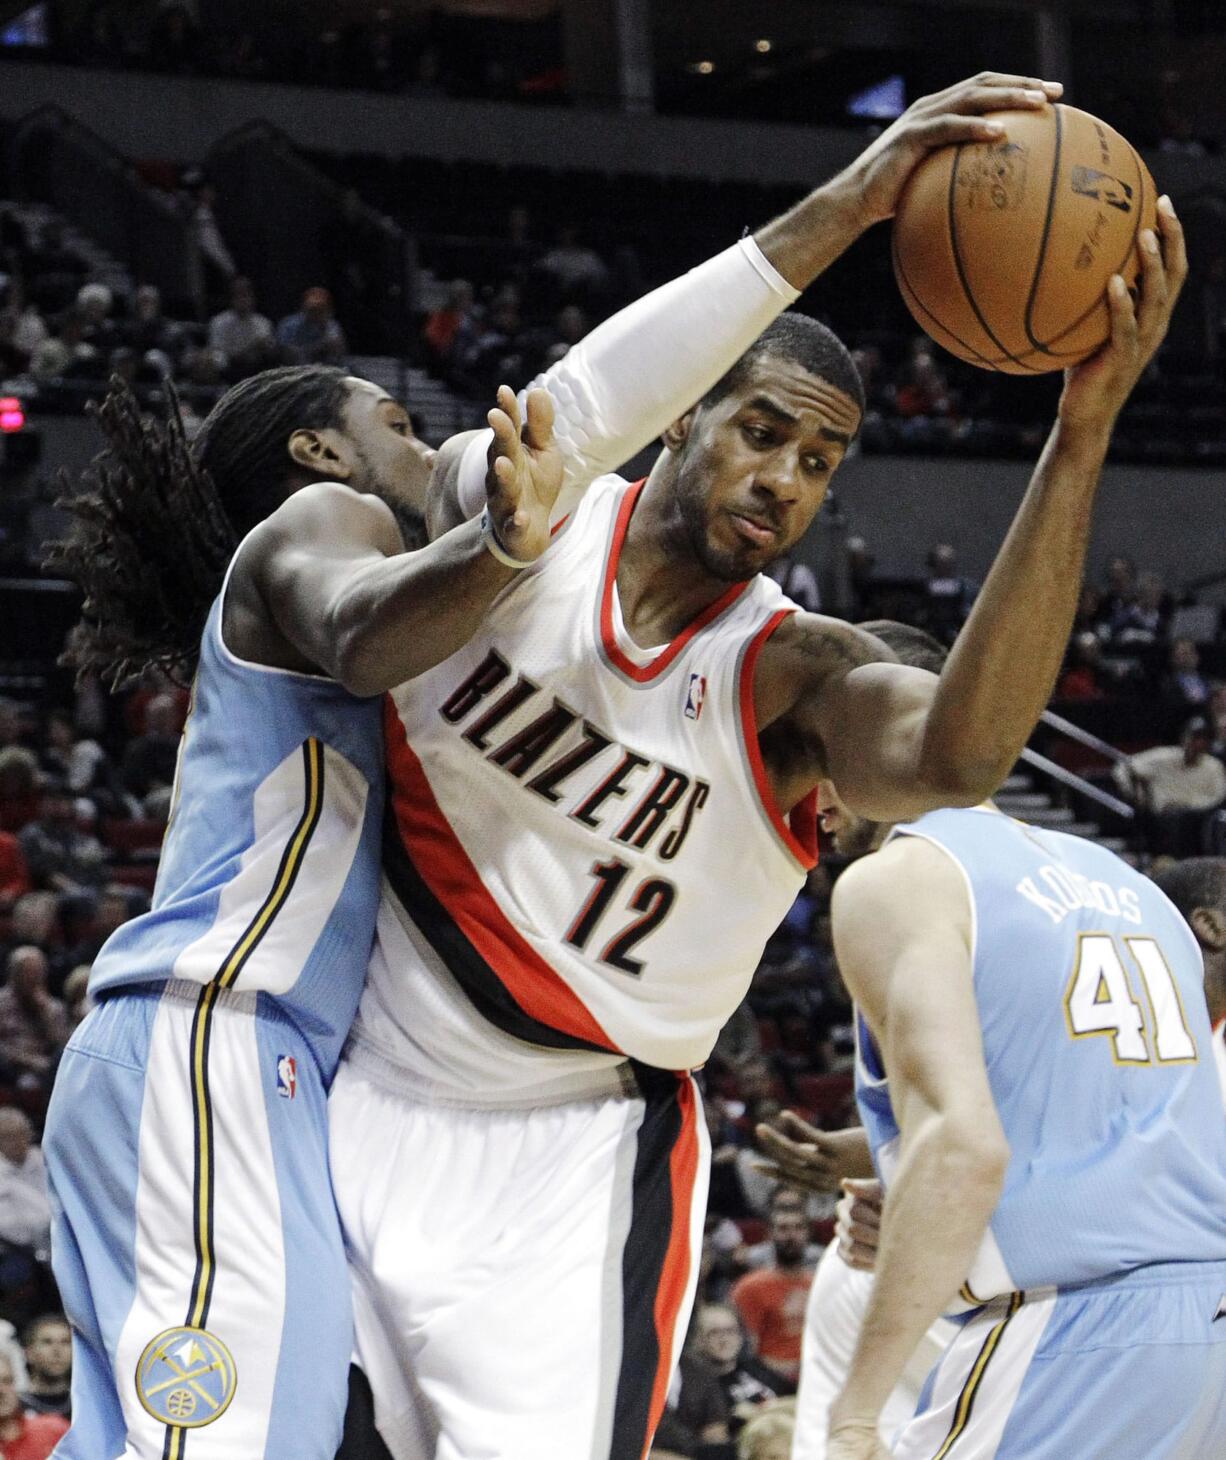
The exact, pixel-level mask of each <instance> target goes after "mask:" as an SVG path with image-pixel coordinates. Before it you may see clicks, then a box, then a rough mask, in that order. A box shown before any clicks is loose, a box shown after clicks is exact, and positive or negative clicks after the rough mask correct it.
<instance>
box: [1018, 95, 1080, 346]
mask: <svg viewBox="0 0 1226 1460" xmlns="http://www.w3.org/2000/svg"><path fill="white" fill-rule="evenodd" d="M1052 110H1053V111H1054V113H1055V116H1056V145H1055V149H1054V151H1053V152H1052V159H1051V182H1050V183H1049V184H1048V188H1047V212H1046V215H1045V217H1044V219H1043V232H1042V234H1041V235H1040V236H1039V252H1038V255H1037V257H1036V258H1035V261H1034V273H1033V274H1031V276H1030V292H1029V294H1028V295H1027V297H1026V313H1025V314H1024V315H1023V316H1022V328H1023V329H1024V330H1025V331H1026V338H1027V339H1028V340H1029V341H1030V343H1031V344H1032V345H1033V346H1034V348H1035V349H1036V350H1038V351H1039V352H1040V353H1042V354H1046V351H1045V350H1044V347H1043V346H1042V345H1041V344H1040V343H1039V341H1038V340H1036V339H1035V337H1034V331H1033V330H1032V329H1031V327H1030V325H1031V321H1032V319H1033V317H1034V301H1035V297H1036V296H1037V294H1038V292H1039V276H1040V275H1041V274H1042V272H1043V264H1044V261H1045V260H1046V258H1047V240H1048V238H1049V236H1050V235H1051V220H1052V217H1053V215H1054V214H1055V211H1056V189H1057V187H1058V186H1059V184H1060V152H1061V149H1062V148H1063V145H1064V118H1063V113H1064V108H1063V107H1062V106H1060V105H1059V104H1057V105H1056V106H1055V107H1053V108H1052ZM1088 312H1089V311H1088V310H1087V313H1088Z"/></svg>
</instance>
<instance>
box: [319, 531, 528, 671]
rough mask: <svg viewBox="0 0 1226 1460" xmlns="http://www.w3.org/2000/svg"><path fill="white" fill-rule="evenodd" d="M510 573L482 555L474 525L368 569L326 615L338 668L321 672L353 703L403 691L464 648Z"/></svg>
mask: <svg viewBox="0 0 1226 1460" xmlns="http://www.w3.org/2000/svg"><path fill="white" fill-rule="evenodd" d="M515 571H516V570H515V569H513V568H508V567H505V566H504V565H503V564H501V563H499V562H498V561H497V560H496V559H495V558H494V557H493V556H492V554H491V553H490V552H488V551H487V549H486V548H485V546H484V544H483V543H482V541H481V530H480V527H479V525H478V524H477V523H476V522H466V523H464V524H462V525H461V526H459V527H456V528H454V529H453V530H452V531H451V532H448V533H445V534H444V535H443V536H442V537H440V538H439V539H437V541H435V542H432V543H430V544H429V546H428V547H424V548H422V549H420V550H419V551H417V552H411V553H400V554H398V555H396V556H394V557H389V558H381V559H379V560H378V561H376V562H372V563H370V564H369V565H367V566H364V567H363V568H362V569H361V570H360V571H359V572H357V573H355V574H354V575H353V577H352V578H351V579H349V581H348V582H347V583H346V584H345V587H344V589H343V591H342V592H340V593H339V594H338V595H337V600H336V602H335V603H334V604H333V605H332V606H331V608H330V616H331V624H332V627H331V632H330V634H329V635H328V638H329V639H330V641H331V642H332V643H334V644H335V646H336V648H335V662H334V663H331V664H321V665H320V668H321V669H323V670H324V671H325V672H326V673H328V674H330V675H332V677H333V678H335V679H338V680H339V681H340V682H341V683H342V684H343V685H344V686H345V688H346V689H348V690H349V691H350V692H351V693H353V694H355V695H361V696H364V695H375V694H381V693H382V692H383V691H385V690H389V689H392V688H394V687H395V686H396V685H398V684H403V683H404V682H405V681H406V680H409V679H413V678H414V677H416V676H417V675H419V674H423V673H424V672H425V671H426V670H428V669H432V668H433V667H434V666H435V665H436V664H441V663H442V661H443V660H444V659H447V658H449V657H450V656H451V655H452V654H454V653H455V652H456V651H457V650H458V649H461V648H463V646H464V645H465V644H466V643H467V642H468V640H469V639H470V638H471V637H472V636H473V634H474V633H475V632H476V630H477V627H478V625H479V624H480V623H481V621H482V619H483V618H484V617H485V614H486V612H487V610H488V609H489V606H490V604H491V603H492V602H493V601H494V599H495V598H496V597H497V596H498V594H499V593H500V592H501V591H502V590H503V589H504V588H505V587H506V586H507V585H508V583H510V582H511V581H512V580H513V579H514V577H515Z"/></svg>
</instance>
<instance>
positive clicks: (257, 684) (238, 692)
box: [90, 596, 383, 1078]
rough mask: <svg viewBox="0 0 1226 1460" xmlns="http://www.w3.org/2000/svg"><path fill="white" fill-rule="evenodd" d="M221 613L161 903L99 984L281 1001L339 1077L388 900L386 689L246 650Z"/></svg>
mask: <svg viewBox="0 0 1226 1460" xmlns="http://www.w3.org/2000/svg"><path fill="white" fill-rule="evenodd" d="M221 604H222V598H221V597H220V596H219V597H218V599H217V600H216V602H214V604H213V607H212V609H211V610H210V613H209V618H208V623H207V624H206V626H205V631H204V637H203V640H202V642H201V648H200V664H199V669H198V671H197V674H196V681H195V686H194V689H193V695H192V710H191V714H190V715H189V717H188V722H187V728H186V731H185V733H184V739H183V744H182V747H181V749H180V755H179V767H178V773H177V775H176V778H175V782H176V783H175V799H174V803H173V810H172V813H171V819H170V826H169V829H168V831H167V834H166V840H165V844H164V846H163V849H162V857H161V863H160V865H159V869H158V879H157V886H156V888H155V891H154V895H153V908H152V911H150V912H149V913H147V914H146V915H145V916H143V917H140V918H136V919H134V920H133V921H131V922H129V923H125V924H124V925H123V926H122V927H121V928H119V929H118V931H117V932H116V933H115V934H114V935H113V936H112V937H111V938H110V939H109V940H108V941H107V943H106V946H105V947H104V948H103V949H102V952H101V953H100V954H99V956H98V959H97V961H96V962H95V964H94V968H93V973H92V976H91V978H90V993H91V994H92V995H93V996H94V997H95V998H98V997H105V996H106V995H107V994H111V993H114V992H115V991H116V990H118V989H122V988H128V987H131V986H133V985H148V984H154V983H159V982H163V981H165V980H169V979H177V980H188V981H191V982H195V983H200V984H206V983H209V982H211V981H213V980H216V981H218V983H219V984H220V985H221V986H222V987H223V988H234V989H238V990H240V991H241V990H246V991H259V992H261V993H262V994H265V995H271V996H275V997H276V998H277V999H278V1000H279V1001H280V1005H281V1008H282V1009H283V1011H284V1012H285V1013H287V1014H288V1015H289V1016H290V1017H291V1018H292V1019H293V1020H294V1021H295V1022H296V1023H297V1024H298V1026H299V1028H300V1029H301V1030H302V1032H303V1034H304V1035H305V1036H306V1038H307V1039H308V1041H309V1042H310V1045H311V1047H312V1049H313V1051H314V1052H315V1054H316V1056H317V1058H318V1060H319V1063H320V1067H321V1069H322V1070H323V1072H324V1075H325V1078H330V1077H331V1075H332V1072H333V1071H334V1069H335V1067H336V1062H337V1060H338V1058H339V1057H340V1051H341V1046H342V1044H343V1042H344V1040H345V1037H346V1035H347V1034H348V1032H349V1026H350V1024H351V1023H352V1021H353V1016H354V1012H355V1010H356V1008H357V1002H358V995H359V994H360V993H361V989H362V982H363V980H364V978H365V975H366V965H367V960H368V957H369V954H370V947H371V943H372V940H373V937H374V925H375V913H376V910H377V907H378V901H379V860H380V835H381V825H380V823H381V817H382V810H383V732H382V723H381V713H382V711H381V700H380V699H378V698H375V699H365V700H359V699H355V698H354V697H353V696H352V695H350V694H348V693H347V692H346V691H345V690H344V689H343V688H342V687H341V686H340V685H339V684H337V683H336V682H335V681H333V680H330V679H326V678H323V677H322V676H315V675H306V674H292V673H289V672H287V671H284V670H276V669H268V668H264V667H261V666H260V665H256V664H248V663H246V662H245V661H243V660H240V659H237V658H235V656H234V655H233V654H231V653H230V651H229V650H228V649H227V648H226V647H225V645H224V643H223V642H222V639H221V632H220V626H221Z"/></svg>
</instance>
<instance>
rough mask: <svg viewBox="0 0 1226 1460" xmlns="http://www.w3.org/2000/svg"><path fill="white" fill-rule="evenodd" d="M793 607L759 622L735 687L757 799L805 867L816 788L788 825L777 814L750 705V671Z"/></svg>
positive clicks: (813, 852)
mask: <svg viewBox="0 0 1226 1460" xmlns="http://www.w3.org/2000/svg"><path fill="white" fill-rule="evenodd" d="M794 611H795V610H793V609H790V608H781V609H779V610H778V611H777V612H776V613H773V614H771V616H770V618H768V619H767V621H766V622H765V623H764V624H763V625H762V627H761V628H760V629H759V630H758V632H757V633H756V634H755V635H754V636H753V638H752V639H751V640H750V643H749V648H748V649H746V650H745V658H744V659H743V661H742V663H741V683H740V685H739V686H738V689H739V695H740V702H741V727H742V730H743V732H744V736H745V753H746V755H748V757H749V769H750V770H751V771H752V772H753V783H754V785H755V786H756V787H757V791H758V799H759V800H760V801H761V802H762V807H763V809H764V810H765V812H766V814H767V816H769V817H770V820H771V825H772V826H773V827H774V828H775V831H776V832H777V833H778V834H779V839H780V840H781V841H782V842H783V844H784V846H785V847H787V849H788V851H789V852H791V854H792V855H793V856H794V857H795V858H796V860H797V861H798V862H799V863H800V865H801V866H802V867H804V868H805V869H806V870H807V869H808V868H810V867H815V866H816V865H817V789H816V787H815V788H814V789H813V790H812V791H810V792H809V794H808V795H807V796H805V797H803V798H802V799H801V800H800V801H798V802H797V803H796V805H795V806H794V807H793V808H792V824H791V825H790V826H789V825H788V823H787V822H786V821H784V819H783V816H782V815H781V814H780V811H779V807H778V805H777V803H776V801H775V794H774V792H773V791H772V790H771V785H770V781H769V780H768V779H767V776H766V767H765V765H763V763H762V747H761V746H760V745H759V744H758V717H757V715H756V714H755V713H754V706H753V673H754V666H755V665H756V664H757V662H758V655H759V654H760V653H761V652H762V645H763V644H765V643H766V641H767V639H769V638H770V636H771V635H772V634H773V633H774V632H775V630H776V629H777V628H778V627H779V625H780V624H781V623H782V622H783V621H784V619H785V618H787V616H788V615H789V614H790V613H793V612H794Z"/></svg>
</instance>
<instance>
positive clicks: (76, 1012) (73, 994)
mask: <svg viewBox="0 0 1226 1460" xmlns="http://www.w3.org/2000/svg"><path fill="white" fill-rule="evenodd" d="M89 974H90V966H89V964H88V963H79V964H78V965H77V966H76V968H74V969H73V970H72V972H71V973H70V974H69V975H68V977H67V978H66V979H65V980H64V988H63V991H62V992H63V995H64V1009H65V1011H66V1013H67V1015H68V1032H69V1034H70V1035H71V1034H73V1033H75V1032H76V1030H77V1029H78V1028H79V1027H80V1024H81V1022H82V1020H83V1019H84V1018H85V1016H86V1014H88V1013H89V1011H90V1009H92V1008H93V1003H92V1002H91V1000H90V997H89Z"/></svg>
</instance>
